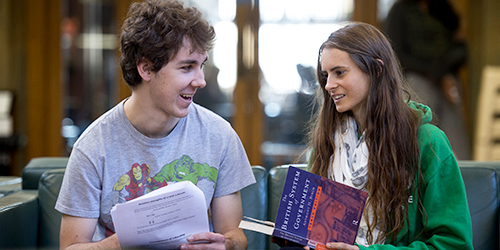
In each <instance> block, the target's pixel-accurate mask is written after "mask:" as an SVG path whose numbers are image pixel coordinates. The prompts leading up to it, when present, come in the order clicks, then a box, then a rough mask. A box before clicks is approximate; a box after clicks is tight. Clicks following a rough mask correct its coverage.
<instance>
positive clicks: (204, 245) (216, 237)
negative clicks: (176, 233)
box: [181, 233, 226, 250]
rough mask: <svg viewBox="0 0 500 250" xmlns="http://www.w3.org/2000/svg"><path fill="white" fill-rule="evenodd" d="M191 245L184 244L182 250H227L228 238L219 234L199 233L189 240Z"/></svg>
mask: <svg viewBox="0 0 500 250" xmlns="http://www.w3.org/2000/svg"><path fill="white" fill-rule="evenodd" d="M187 240H188V242H189V244H183V245H182V246H181V249H182V250H187V249H214V250H218V249H221V250H224V249H226V237H224V235H222V234H218V233H199V234H195V235H192V236H189V237H188V238H187Z"/></svg>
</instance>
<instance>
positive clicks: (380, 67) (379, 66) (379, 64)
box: [377, 58, 384, 76]
mask: <svg viewBox="0 0 500 250" xmlns="http://www.w3.org/2000/svg"><path fill="white" fill-rule="evenodd" d="M383 70H384V61H382V59H378V58H377V75H378V76H380V75H381V74H382V72H383Z"/></svg>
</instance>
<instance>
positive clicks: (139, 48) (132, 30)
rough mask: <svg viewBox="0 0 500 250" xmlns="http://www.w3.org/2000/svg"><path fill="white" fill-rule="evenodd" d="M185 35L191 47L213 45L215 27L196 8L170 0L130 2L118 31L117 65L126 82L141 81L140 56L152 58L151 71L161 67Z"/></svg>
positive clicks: (199, 48) (174, 52)
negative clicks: (118, 50)
mask: <svg viewBox="0 0 500 250" xmlns="http://www.w3.org/2000/svg"><path fill="white" fill-rule="evenodd" d="M184 38H187V39H188V40H189V41H190V42H191V45H192V50H193V51H209V50H211V49H212V47H213V42H214V40H215V31H214V28H213V27H212V25H210V24H209V23H208V21H206V20H205V19H204V18H203V17H202V13H201V12H200V11H199V10H198V9H196V8H194V7H192V8H191V7H184V6H183V4H182V3H180V2H178V1H173V0H168V1H158V0H149V1H145V2H136V3H133V4H132V5H131V6H130V9H129V12H128V14H127V18H126V20H125V21H124V23H123V26H122V32H121V35H120V44H121V47H120V52H121V58H120V66H121V68H122V74H123V78H124V80H125V82H126V83H127V84H128V85H129V86H130V87H132V88H134V87H135V86H137V85H138V84H140V83H141V81H142V78H141V76H140V75H139V72H138V71H137V63H138V62H139V60H142V59H145V60H147V61H149V62H151V64H152V66H151V68H150V70H151V71H152V72H157V71H158V70H160V69H161V68H162V67H163V66H164V65H165V64H167V63H168V62H169V61H170V60H171V59H172V58H174V57H175V55H176V54H177V52H178V51H179V50H180V48H181V47H182V46H183V41H184Z"/></svg>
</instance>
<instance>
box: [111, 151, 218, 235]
mask: <svg viewBox="0 0 500 250" xmlns="http://www.w3.org/2000/svg"><path fill="white" fill-rule="evenodd" d="M218 173H219V171H218V170H217V169H216V168H214V167H210V166H209V165H208V164H206V163H195V162H194V161H193V159H191V158H190V157H189V156H187V155H183V156H181V157H180V158H179V159H176V160H174V161H172V162H171V163H168V164H166V165H165V166H163V167H162V168H161V170H160V172H158V173H157V174H155V175H154V177H151V176H152V175H151V167H150V166H149V165H147V164H145V163H143V164H139V163H134V164H132V167H131V169H130V170H129V171H127V172H126V173H125V174H123V175H122V176H120V178H119V179H118V181H117V182H116V183H115V184H114V186H113V191H112V192H111V193H109V194H108V196H107V197H106V199H105V200H104V204H103V206H102V207H101V212H102V217H101V219H102V221H101V222H102V223H104V224H105V225H106V232H105V235H106V237H107V236H109V235H111V234H113V231H114V226H113V221H112V219H111V214H110V211H111V208H112V207H113V206H114V205H115V204H117V203H122V202H125V201H129V200H132V199H135V198H137V197H140V196H142V195H144V194H147V193H149V192H151V191H153V190H156V189H158V188H160V187H163V186H166V185H168V183H175V182H179V181H191V182H192V183H193V184H195V185H196V184H197V183H198V181H200V180H204V181H209V182H211V183H213V186H214V187H215V184H216V182H217V176H218Z"/></svg>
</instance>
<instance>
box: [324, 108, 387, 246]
mask: <svg viewBox="0 0 500 250" xmlns="http://www.w3.org/2000/svg"><path fill="white" fill-rule="evenodd" d="M335 147H336V148H335V154H334V155H335V157H334V158H333V157H332V158H333V159H331V160H330V166H329V168H328V176H329V178H330V179H332V180H334V181H337V182H340V183H343V184H345V185H348V186H351V187H354V188H356V189H360V190H363V191H366V183H367V181H368V154H369V153H368V147H367V145H366V140H365V133H364V132H363V134H362V135H361V137H359V139H358V132H357V125H356V121H355V120H354V118H353V117H350V118H349V119H348V120H347V122H345V123H343V124H342V125H341V126H340V128H338V129H337V131H335ZM368 199H369V197H368ZM367 214H368V216H369V219H370V221H371V220H372V218H373V215H372V214H373V213H372V211H371V208H369V207H366V208H365V213H363V216H362V218H361V223H360V225H359V229H358V235H357V236H356V243H358V244H360V245H363V246H368V245H369V244H368V241H367V238H366V233H367V231H368V225H367V223H366V220H365V215H367ZM372 233H373V239H377V237H378V235H379V233H380V230H379V227H377V228H376V229H375V230H374V231H373V232H372Z"/></svg>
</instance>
